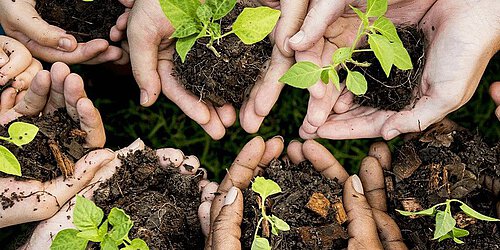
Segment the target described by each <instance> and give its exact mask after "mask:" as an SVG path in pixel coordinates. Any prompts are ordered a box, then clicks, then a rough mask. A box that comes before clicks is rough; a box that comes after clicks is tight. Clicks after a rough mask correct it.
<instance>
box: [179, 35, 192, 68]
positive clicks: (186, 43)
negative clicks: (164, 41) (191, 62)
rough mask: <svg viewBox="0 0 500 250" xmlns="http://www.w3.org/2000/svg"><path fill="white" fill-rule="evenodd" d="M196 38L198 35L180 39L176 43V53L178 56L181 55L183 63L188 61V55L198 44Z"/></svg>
mask: <svg viewBox="0 0 500 250" xmlns="http://www.w3.org/2000/svg"><path fill="white" fill-rule="evenodd" d="M196 37H197V36H196V35H191V36H188V37H184V38H181V39H178V40H177V41H176V42H175V51H177V54H179V56H180V57H181V61H182V62H184V61H186V56H187V53H188V52H189V51H190V50H191V48H192V47H193V45H194V43H195V42H196Z"/></svg>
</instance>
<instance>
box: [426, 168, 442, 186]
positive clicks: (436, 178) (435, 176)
mask: <svg viewBox="0 0 500 250" xmlns="http://www.w3.org/2000/svg"><path fill="white" fill-rule="evenodd" d="M429 169H430V170H431V177H430V178H429V190H430V191H435V190H436V189H438V188H439V186H440V185H439V183H440V182H441V175H440V174H441V164H438V163H432V164H431V165H429Z"/></svg>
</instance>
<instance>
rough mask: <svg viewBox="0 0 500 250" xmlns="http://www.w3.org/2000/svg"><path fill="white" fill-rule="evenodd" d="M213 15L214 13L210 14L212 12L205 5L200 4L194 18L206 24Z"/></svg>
mask: <svg viewBox="0 0 500 250" xmlns="http://www.w3.org/2000/svg"><path fill="white" fill-rule="evenodd" d="M213 15H214V13H212V10H211V9H210V7H208V5H206V4H202V5H200V6H199V7H198V9H196V16H197V17H198V18H199V19H200V21H201V22H202V23H208V22H209V21H210V18H212V16H213Z"/></svg>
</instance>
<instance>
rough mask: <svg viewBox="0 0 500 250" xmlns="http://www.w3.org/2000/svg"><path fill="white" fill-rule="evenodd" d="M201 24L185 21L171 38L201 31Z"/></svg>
mask: <svg viewBox="0 0 500 250" xmlns="http://www.w3.org/2000/svg"><path fill="white" fill-rule="evenodd" d="M201 28H202V27H201V25H200V24H198V23H195V22H185V23H183V24H181V26H179V27H178V28H177V29H176V30H175V31H174V33H173V34H172V36H170V38H184V37H188V36H191V35H194V34H198V33H200V31H201Z"/></svg>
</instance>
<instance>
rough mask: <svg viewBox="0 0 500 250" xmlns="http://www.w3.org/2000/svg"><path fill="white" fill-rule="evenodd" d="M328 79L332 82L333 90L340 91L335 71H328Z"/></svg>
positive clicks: (337, 75)
mask: <svg viewBox="0 0 500 250" xmlns="http://www.w3.org/2000/svg"><path fill="white" fill-rule="evenodd" d="M328 77H329V78H330V79H331V80H332V83H333V85H335V88H337V90H338V91H340V79H339V74H338V73H337V71H336V70H335V69H330V70H328Z"/></svg>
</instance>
